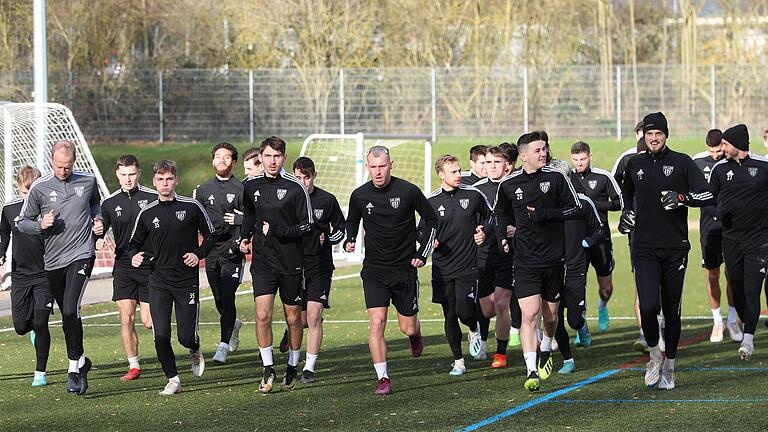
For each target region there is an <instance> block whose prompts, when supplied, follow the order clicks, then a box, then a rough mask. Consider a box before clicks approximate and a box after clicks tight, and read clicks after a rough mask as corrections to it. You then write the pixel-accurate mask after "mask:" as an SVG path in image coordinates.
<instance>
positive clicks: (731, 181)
mask: <svg viewBox="0 0 768 432" xmlns="http://www.w3.org/2000/svg"><path fill="white" fill-rule="evenodd" d="M709 184H710V186H711V188H712V194H713V195H714V196H715V199H716V200H717V207H718V210H719V211H720V214H722V223H723V238H728V239H730V240H734V241H738V242H743V244H744V246H743V248H744V250H752V251H754V252H755V253H758V252H757V251H758V249H759V248H762V247H764V246H765V244H766V243H767V242H768V159H766V158H764V157H761V156H756V155H747V157H745V158H744V159H742V160H740V161H735V160H728V159H723V160H721V161H720V162H718V163H717V164H715V166H714V168H713V169H712V176H711V177H710V178H709Z"/></svg>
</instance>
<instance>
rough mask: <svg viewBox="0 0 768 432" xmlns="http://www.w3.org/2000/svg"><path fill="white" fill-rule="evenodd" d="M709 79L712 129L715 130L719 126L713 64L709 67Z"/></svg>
mask: <svg viewBox="0 0 768 432" xmlns="http://www.w3.org/2000/svg"><path fill="white" fill-rule="evenodd" d="M709 77H710V83H709V92H710V98H711V99H712V102H711V103H710V117H711V120H712V125H711V128H710V129H714V128H716V127H717V126H716V125H717V111H716V108H717V106H716V102H717V99H716V95H717V92H716V87H715V65H714V64H711V65H709Z"/></svg>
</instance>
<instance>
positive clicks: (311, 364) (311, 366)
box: [304, 353, 317, 372]
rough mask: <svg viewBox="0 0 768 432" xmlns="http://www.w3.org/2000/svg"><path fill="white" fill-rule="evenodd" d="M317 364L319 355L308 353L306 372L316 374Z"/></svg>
mask: <svg viewBox="0 0 768 432" xmlns="http://www.w3.org/2000/svg"><path fill="white" fill-rule="evenodd" d="M315 363H317V354H310V353H307V359H306V360H305V361H304V370H305V371H310V372H314V371H315Z"/></svg>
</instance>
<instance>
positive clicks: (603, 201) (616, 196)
mask: <svg viewBox="0 0 768 432" xmlns="http://www.w3.org/2000/svg"><path fill="white" fill-rule="evenodd" d="M570 180H571V183H573V184H576V183H577V182H578V183H580V184H581V186H582V188H581V189H582V190H583V191H584V195H586V196H588V197H589V199H590V200H592V202H593V203H594V204H595V208H597V213H598V214H599V215H600V221H601V222H602V223H603V224H604V225H605V226H606V228H607V227H608V212H611V211H617V210H621V209H622V208H624V203H623V202H622V201H621V188H620V187H619V184H618V183H616V179H615V178H614V177H613V176H612V175H611V173H609V172H608V171H605V170H602V169H600V168H594V167H590V168H588V169H587V170H586V171H584V172H583V173H577V172H576V171H571V174H570ZM577 189H578V188H577ZM606 234H607V235H609V236H610V231H609V230H606Z"/></svg>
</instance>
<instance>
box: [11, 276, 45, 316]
mask: <svg viewBox="0 0 768 432" xmlns="http://www.w3.org/2000/svg"><path fill="white" fill-rule="evenodd" d="M11 277H13V276H11ZM35 309H37V310H44V311H46V312H49V313H53V294H51V287H50V285H48V280H47V279H43V280H37V281H31V282H14V283H13V284H12V285H11V315H12V317H13V321H14V322H27V321H29V320H31V319H32V315H33V311H34V310H35Z"/></svg>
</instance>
